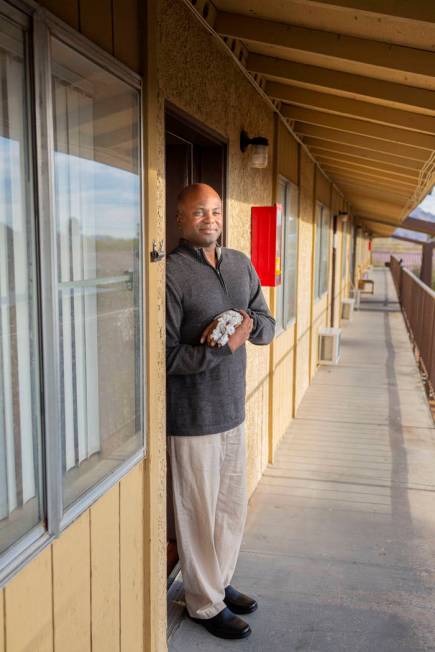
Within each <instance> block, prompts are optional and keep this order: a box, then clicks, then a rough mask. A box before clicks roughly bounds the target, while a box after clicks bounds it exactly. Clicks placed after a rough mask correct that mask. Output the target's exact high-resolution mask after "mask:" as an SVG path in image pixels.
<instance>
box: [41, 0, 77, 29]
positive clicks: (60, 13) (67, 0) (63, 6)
mask: <svg viewBox="0 0 435 652" xmlns="http://www.w3.org/2000/svg"><path fill="white" fill-rule="evenodd" d="M40 4H41V5H42V6H43V7H45V8H46V9H48V10H49V11H51V12H52V13H53V14H54V15H55V16H57V18H60V19H61V20H64V21H65V22H66V23H68V25H70V26H71V27H74V29H79V2H78V0H40Z"/></svg>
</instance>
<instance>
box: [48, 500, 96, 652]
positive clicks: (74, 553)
mask: <svg viewBox="0 0 435 652" xmlns="http://www.w3.org/2000/svg"><path fill="white" fill-rule="evenodd" d="M90 578H91V569H90V542H89V512H86V513H85V514H83V516H81V517H80V518H79V519H78V520H77V521H75V523H73V524H72V525H71V526H70V527H69V528H68V529H67V530H66V531H65V532H64V533H63V534H62V535H61V537H60V538H59V539H58V540H57V541H55V542H54V544H53V603H54V644H55V650H61V651H62V652H87V650H90V649H91V592H90Z"/></svg>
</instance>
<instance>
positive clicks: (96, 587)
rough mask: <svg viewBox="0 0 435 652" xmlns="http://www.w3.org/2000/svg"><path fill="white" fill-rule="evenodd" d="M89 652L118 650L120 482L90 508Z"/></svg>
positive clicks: (112, 651)
mask: <svg viewBox="0 0 435 652" xmlns="http://www.w3.org/2000/svg"><path fill="white" fill-rule="evenodd" d="M91 595H92V599H91V609H92V612H91V613H92V652H119V638H120V637H119V485H116V486H115V487H113V489H111V490H110V491H109V492H108V493H106V494H104V496H103V497H102V498H100V500H99V501H98V502H97V503H96V504H95V505H94V506H93V507H92V508H91Z"/></svg>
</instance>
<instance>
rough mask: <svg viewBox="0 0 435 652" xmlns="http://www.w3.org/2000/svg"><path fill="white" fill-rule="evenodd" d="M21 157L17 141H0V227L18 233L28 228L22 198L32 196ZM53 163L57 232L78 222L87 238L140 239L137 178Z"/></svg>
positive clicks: (87, 165) (104, 168)
mask: <svg viewBox="0 0 435 652" xmlns="http://www.w3.org/2000/svg"><path fill="white" fill-rule="evenodd" d="M22 154H23V152H22V150H21V152H20V146H19V143H18V141H15V140H12V139H9V138H4V137H2V136H0V180H1V182H0V224H1V223H3V224H6V225H8V226H10V227H13V228H14V229H20V228H22V225H23V223H24V222H23V216H24V213H23V211H24V206H25V204H24V202H23V201H22V199H23V197H22V193H23V192H28V191H29V188H28V186H26V185H24V183H23V180H24V175H23V172H24V170H23V166H22ZM54 160H55V190H56V193H55V194H56V195H57V197H56V200H57V201H56V202H55V207H56V211H55V212H56V218H57V224H58V228H61V229H62V228H64V227H65V226H67V223H68V219H69V218H71V217H75V218H76V219H78V220H79V221H80V223H81V232H82V233H83V234H84V235H88V236H96V237H100V238H101V237H111V238H123V239H126V240H130V239H132V238H133V239H134V238H136V237H137V234H138V223H139V220H140V210H139V206H140V186H139V176H138V175H137V174H133V173H132V172H128V171H127V170H123V169H121V168H117V167H113V166H110V165H105V164H104V163H99V162H97V161H92V160H90V159H86V158H79V157H77V156H72V155H70V154H64V153H62V152H55V157H54ZM59 198H60V201H59ZM20 200H21V201H20ZM18 202H19V203H18Z"/></svg>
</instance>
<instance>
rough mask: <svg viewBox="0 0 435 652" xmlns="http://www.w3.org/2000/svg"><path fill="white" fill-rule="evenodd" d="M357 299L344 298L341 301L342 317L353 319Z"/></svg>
mask: <svg viewBox="0 0 435 652" xmlns="http://www.w3.org/2000/svg"><path fill="white" fill-rule="evenodd" d="M354 305H355V299H343V301H342V302H341V318H342V319H345V320H347V321H351V320H352V316H353V308H354Z"/></svg>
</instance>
